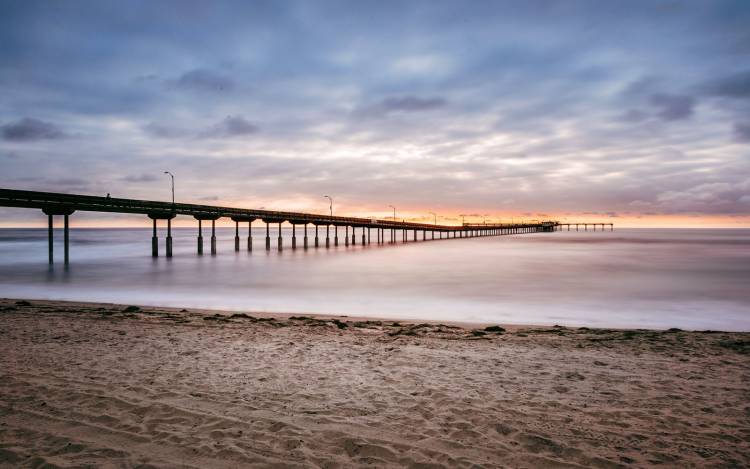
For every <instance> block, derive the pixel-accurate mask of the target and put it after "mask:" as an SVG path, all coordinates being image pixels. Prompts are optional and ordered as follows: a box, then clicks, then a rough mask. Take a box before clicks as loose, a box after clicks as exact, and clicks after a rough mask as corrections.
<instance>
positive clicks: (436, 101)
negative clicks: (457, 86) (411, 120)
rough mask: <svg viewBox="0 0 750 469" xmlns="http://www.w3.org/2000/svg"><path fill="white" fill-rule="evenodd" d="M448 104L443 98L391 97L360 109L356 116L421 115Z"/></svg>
mask: <svg viewBox="0 0 750 469" xmlns="http://www.w3.org/2000/svg"><path fill="white" fill-rule="evenodd" d="M446 104H447V102H446V100H445V99H444V98H441V97H429V98H423V97H419V96H390V97H387V98H384V99H382V100H380V101H379V102H377V103H376V104H373V105H369V106H363V107H360V108H358V109H357V110H356V111H355V116H357V117H363V118H371V117H384V116H388V115H390V114H397V113H421V112H427V111H432V110H435V109H438V108H442V107H444V106H445V105H446Z"/></svg>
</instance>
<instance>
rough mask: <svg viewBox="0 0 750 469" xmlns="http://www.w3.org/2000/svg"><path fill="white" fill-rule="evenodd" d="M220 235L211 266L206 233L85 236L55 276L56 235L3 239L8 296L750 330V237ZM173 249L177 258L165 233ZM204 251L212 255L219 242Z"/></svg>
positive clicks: (78, 233)
mask: <svg viewBox="0 0 750 469" xmlns="http://www.w3.org/2000/svg"><path fill="white" fill-rule="evenodd" d="M217 232H218V238H219V243H218V251H219V252H218V255H217V256H211V255H204V256H202V257H200V256H197V255H196V254H195V230H194V229H176V230H175V240H174V250H175V255H174V257H173V258H172V259H171V260H168V259H166V258H164V257H160V258H158V259H152V258H151V257H150V242H151V238H150V236H151V234H150V231H149V230H148V229H73V230H71V258H72V264H71V266H70V268H69V269H68V270H66V269H64V267H63V265H62V244H57V245H56V246H55V248H56V253H55V254H56V258H57V261H58V263H57V264H56V265H55V266H54V267H53V268H50V267H48V265H47V245H46V230H44V229H41V230H39V229H3V230H0V296H2V297H18V298H31V299H64V300H85V301H103V302H117V303H128V304H145V305H153V306H180V307H182V306H184V307H193V308H217V309H229V310H245V311H274V312H295V313H328V314H341V315H349V316H364V315H368V316H378V317H386V318H410V319H429V320H455V321H469V322H497V323H525V324H563V325H569V326H581V325H586V326H600V327H644V328H668V327H680V328H684V329H720V330H745V331H747V330H750V230H678V229H674V230H662V229H642V230H635V229H619V230H616V231H614V232H608V231H605V232H599V231H597V232H591V231H589V232H577V233H576V232H575V231H573V232H567V231H564V232H556V233H539V234H526V235H515V236H502V237H487V238H473V239H463V240H449V241H446V240H443V241H434V242H426V243H423V242H419V243H409V244H399V245H397V246H388V245H386V246H377V245H375V244H371V245H369V246H365V247H362V246H360V245H357V246H354V247H351V246H350V247H348V248H347V247H343V246H339V247H338V248H331V249H328V250H326V249H325V248H319V249H309V250H308V251H303V250H302V249H298V250H297V251H292V250H291V249H288V248H289V247H290V244H291V242H290V240H289V239H287V240H286V241H285V246H286V247H287V249H286V250H284V251H283V252H282V253H279V252H277V251H276V250H273V251H271V252H266V251H265V250H264V249H263V242H264V236H265V233H264V231H263V230H262V229H260V228H258V229H257V231H256V230H254V233H253V236H254V242H255V244H254V246H255V248H256V250H255V251H254V252H252V253H248V252H246V251H241V252H239V253H236V252H234V230H233V229H232V228H222V229H218V230H217ZM205 234H206V233H204V235H205ZM298 234H299V231H298ZM290 235H291V233H288V232H287V233H285V236H286V237H287V238H288V237H289V236H290ZM55 236H56V238H57V239H58V240H61V239H62V232H60V231H59V230H56V234H55ZM162 236H163V235H162ZM272 236H274V233H272ZM374 236H375V232H374V231H373V240H374ZM342 238H343V236H342ZM274 241H275V240H274ZM298 241H299V242H300V244H301V238H298ZM160 242H161V245H160V250H161V253H162V254H163V252H164V239H163V237H162V238H160ZM242 242H243V243H244V239H242ZM204 243H205V249H206V252H208V250H209V243H208V237H205V241H204ZM243 246H244V244H243Z"/></svg>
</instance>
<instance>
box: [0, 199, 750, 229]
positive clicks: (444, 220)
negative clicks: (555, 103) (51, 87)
mask: <svg viewBox="0 0 750 469" xmlns="http://www.w3.org/2000/svg"><path fill="white" fill-rule="evenodd" d="M217 205H225V206H229V205H230V204H217ZM231 205H235V204H231ZM266 208H267V209H268V210H280V208H277V207H266ZM18 210H22V211H25V212H27V213H28V216H29V219H28V220H24V221H0V228H46V226H47V217H46V216H45V215H43V214H42V212H41V211H40V210H33V209H18ZM285 211H286V210H285ZM288 211H305V212H307V213H319V214H322V215H324V214H327V213H324V212H323V211H322V210H319V209H318V210H304V209H301V208H297V210H288ZM19 213H20V212H19ZM427 213H429V211H428V210H424V211H422V210H408V211H406V210H405V211H403V212H398V211H397V212H396V219H397V220H399V221H401V220H404V221H409V222H417V223H426V224H432V223H433V222H434V216H433V215H427ZM334 215H340V216H351V217H361V218H378V219H392V218H393V213H392V212H387V211H383V210H379V211H368V210H363V209H361V208H359V209H358V210H351V211H348V210H347V211H344V210H343V209H342V210H341V211H336V210H334ZM463 219H464V220H465V221H466V223H478V224H481V223H483V222H485V221H486V223H487V224H491V223H511V222H516V223H519V222H530V221H533V220H540V221H541V220H556V221H558V222H560V223H613V224H614V226H615V228H750V216H719V215H698V214H696V215H647V214H642V215H638V214H631V215H627V216H616V217H612V216H607V215H599V216H597V215H592V214H581V215H574V214H569V213H567V214H565V215H555V214H548V215H547V216H533V215H528V214H523V213H501V214H488V215H487V216H486V217H485V216H477V215H468V216H465V217H463ZM261 223H262V222H260V221H259V220H258V221H255V222H254V223H253V226H257V227H260V226H261ZM437 223H438V224H439V225H451V226H456V225H460V224H461V223H462V217H461V215H460V214H458V213H444V214H438V218H437ZM70 224H71V228H149V227H150V226H151V220H149V219H148V218H146V216H145V215H144V216H141V215H131V214H104V213H92V212H77V213H74V214H73V215H72V216H71V218H70ZM162 225H166V223H165V222H163V221H160V222H159V226H160V227H161V226H162ZM196 225H197V222H196V221H195V220H194V219H193V218H192V217H188V216H178V217H177V218H175V219H174V220H173V221H172V226H173V227H176V228H184V227H195V226H196ZM207 225H208V224H207V223H204V228H205V227H206V226H207ZM61 226H62V218H61V217H55V227H61ZM208 226H210V225H208ZM216 226H217V227H228V226H234V222H232V221H231V220H230V219H228V218H224V219H219V220H217V221H216Z"/></svg>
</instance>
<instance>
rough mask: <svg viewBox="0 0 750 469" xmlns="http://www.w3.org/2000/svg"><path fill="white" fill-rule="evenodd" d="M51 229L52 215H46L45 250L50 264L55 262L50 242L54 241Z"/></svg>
mask: <svg viewBox="0 0 750 469" xmlns="http://www.w3.org/2000/svg"><path fill="white" fill-rule="evenodd" d="M52 229H53V227H52V215H47V250H48V255H49V256H48V257H49V263H50V264H54V263H55V254H54V246H53V244H52V243H53V242H54V237H53V231H52Z"/></svg>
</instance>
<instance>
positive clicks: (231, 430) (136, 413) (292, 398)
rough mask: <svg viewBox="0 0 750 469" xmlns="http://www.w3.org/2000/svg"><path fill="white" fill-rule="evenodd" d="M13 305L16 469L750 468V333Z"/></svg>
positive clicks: (7, 459)
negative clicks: (487, 327) (490, 328)
mask: <svg viewBox="0 0 750 469" xmlns="http://www.w3.org/2000/svg"><path fill="white" fill-rule="evenodd" d="M123 310H124V307H123V306H116V305H99V304H77V303H64V302H45V301H31V302H18V303H17V301H16V300H2V301H0V361H1V362H2V369H1V370H0V467H14V468H15V467H118V468H120V467H140V468H151V467H165V468H166V467H169V468H183V467H185V468H187V467H190V468H235V467H329V468H333V467H341V468H343V467H359V466H370V467H393V466H395V467H414V468H432V467H435V468H439V467H528V468H538V467H623V466H633V467H650V466H656V465H661V467H748V466H750V355H749V354H748V353H749V352H750V334H747V333H744V334H741V333H697V332H681V331H670V332H667V331H662V332H656V331H616V330H587V329H566V328H514V329H509V331H507V332H505V333H486V334H483V333H482V332H479V331H472V330H471V329H465V328H457V327H455V326H445V325H436V324H430V325H415V324H404V325H399V324H395V325H394V324H393V322H391V321H384V322H377V321H375V322H373V321H371V322H357V321H355V320H352V319H348V320H347V321H346V322H338V321H334V320H323V319H310V318H308V319H299V318H297V319H292V318H288V317H265V318H260V315H252V317H251V316H245V315H237V314H234V315H232V313H219V315H218V316H213V315H214V312H210V313H206V312H195V311H192V312H179V311H178V310H171V309H166V308H143V309H141V310H139V311H134V312H123Z"/></svg>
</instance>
